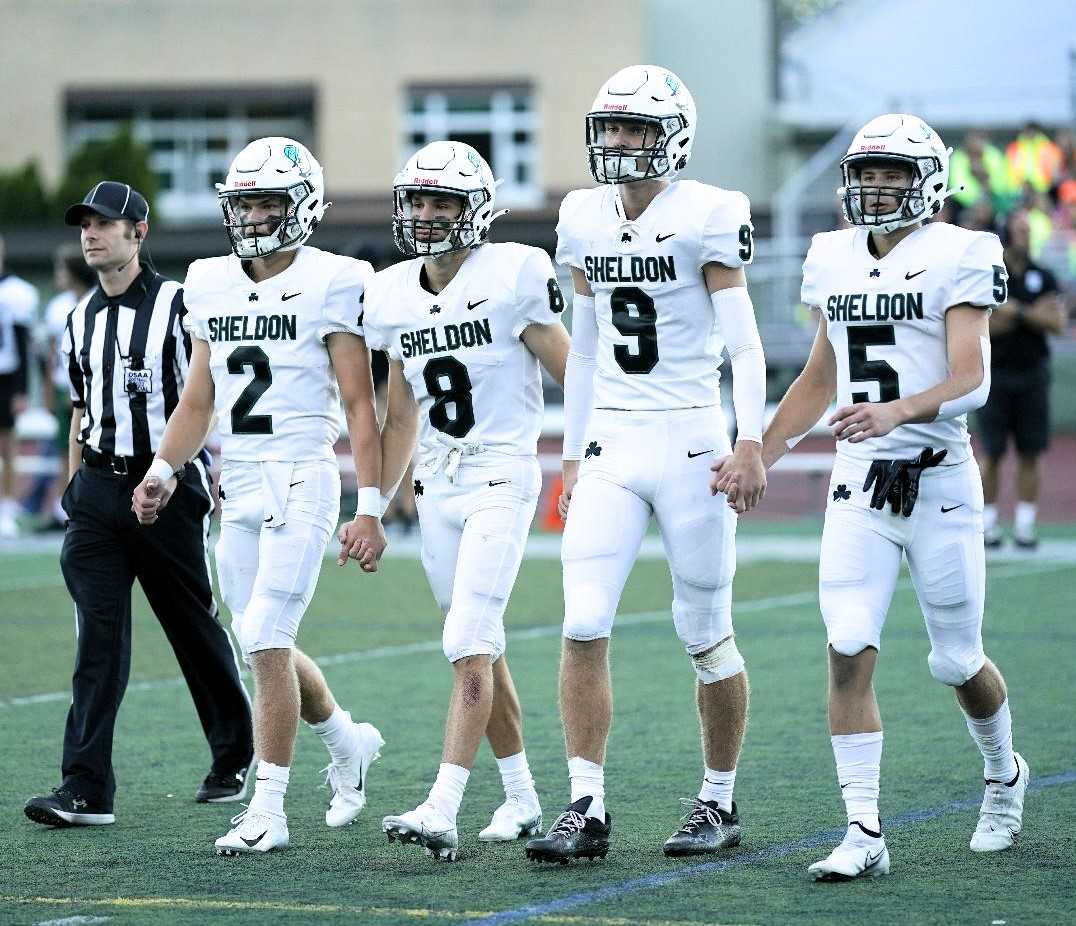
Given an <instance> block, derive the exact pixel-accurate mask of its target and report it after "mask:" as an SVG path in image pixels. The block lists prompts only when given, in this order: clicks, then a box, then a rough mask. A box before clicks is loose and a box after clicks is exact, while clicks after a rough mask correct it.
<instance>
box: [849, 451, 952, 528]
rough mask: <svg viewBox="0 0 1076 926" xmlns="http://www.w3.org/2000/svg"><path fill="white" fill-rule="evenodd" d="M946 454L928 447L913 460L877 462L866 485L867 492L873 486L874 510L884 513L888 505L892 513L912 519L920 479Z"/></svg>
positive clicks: (868, 476)
mask: <svg viewBox="0 0 1076 926" xmlns="http://www.w3.org/2000/svg"><path fill="white" fill-rule="evenodd" d="M946 453H948V451H947V450H939V451H938V452H937V453H935V452H934V449H933V448H932V447H925V448H924V449H923V452H922V453H921V454H919V456H918V457H916V458H915V459H914V460H874V461H873V462H872V463H871V468H870V471H869V472H868V473H867V481H866V482H864V483H863V491H864V492H866V491H867V490H868V489H870V487H871V484H872V483H873V484H874V493H873V494H872V495H871V508H877V509H878V510H879V511H882V510H883V509H884V508H885V506H886V502H888V503H889V505H890V507H891V508H892V510H893V514H902V515H904V517H906V518H907V517H908V516H910V515H911V513H912V510H913V509H914V508H915V502H916V499H918V498H919V477H920V476H922V475H923V470H925V469H929V468H930V467H932V466H937V465H938V464H939V463H941V461H942V460H944V459H945V455H946Z"/></svg>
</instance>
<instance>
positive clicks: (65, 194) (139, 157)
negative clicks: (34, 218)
mask: <svg viewBox="0 0 1076 926" xmlns="http://www.w3.org/2000/svg"><path fill="white" fill-rule="evenodd" d="M101 180H118V181H119V182H120V183H129V184H130V185H131V186H133V187H134V188H135V189H136V190H138V192H139V193H141V194H142V195H143V196H145V197H146V201H147V202H148V203H149V205H150V218H152V217H153V201H154V198H155V196H156V195H157V178H156V176H155V175H154V173H153V170H152V168H151V167H150V151H149V148H148V147H147V146H146V145H144V144H142V142H140V141H138V140H137V139H136V138H135V137H134V134H133V133H132V131H131V126H130V124H129V123H126V124H124V125H122V126H121V127H120V128H119V129H117V130H116V134H115V135H113V136H112V137H111V138H107V139H104V140H99V141H88V142H85V143H84V144H83V145H82V146H81V147H80V148H79V149H78V150H77V151H75V152H74V153H73V154H72V155H71V157H70V159H69V160H68V162H67V168H66V170H65V171H64V178H63V180H61V181H60V188H59V190H57V192H56V202H57V205H58V207H59V208H60V209H61V210H62V209H65V208H66V207H67V206H70V205H71V204H72V203H77V202H80V201H81V200H82V198H83V197H84V196H85V195H86V194H87V193H88V192H89V191H90V190H91V189H92V188H93V185H94V184H95V183H98V182H99V181H101Z"/></svg>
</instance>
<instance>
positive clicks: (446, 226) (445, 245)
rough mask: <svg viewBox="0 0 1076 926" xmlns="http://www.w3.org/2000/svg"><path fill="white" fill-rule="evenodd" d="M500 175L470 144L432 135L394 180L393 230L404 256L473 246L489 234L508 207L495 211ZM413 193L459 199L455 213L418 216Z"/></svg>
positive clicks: (476, 245) (442, 252)
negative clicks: (444, 216)
mask: <svg viewBox="0 0 1076 926" xmlns="http://www.w3.org/2000/svg"><path fill="white" fill-rule="evenodd" d="M498 183H499V181H496V180H494V179H493V171H492V170H491V169H490V166H489V164H487V163H486V161H485V160H484V159H483V157H482V155H480V154H479V153H478V152H477V151H475V149H474V148H472V147H471V146H470V145H467V144H464V143H463V142H459V141H435V142H431V143H430V144H428V145H426V147H425V148H420V149H419V150H418V151H416V152H415V153H414V154H413V155H411V157H410V159H409V160H408V161H407V163H406V164H405V165H404V166H403V169H402V170H401V171H400V172H399V173H398V174H397V175H396V179H395V180H394V181H393V183H392V199H393V216H392V236H393V238H394V239H395V241H396V247H398V248H399V249H400V250H401V251H402V252H403V253H404V254H406V255H407V256H408V257H431V256H434V255H437V254H448V253H450V252H451V251H462V250H464V249H466V248H476V247H478V246H479V245H481V244H483V243H485V241H486V240H487V239H488V238H489V227H490V225H492V224H493V222H494V220H495V219H498V218H500V217H501V216H502V215H505V214H506V213H507V212H508V210H507V209H502V210H500V211H499V212H494V211H493V202H494V197H495V195H496V189H497V185H498ZM413 193H425V194H431V195H432V194H438V193H442V194H447V195H450V196H453V197H456V198H458V199H459V200H460V202H461V206H462V209H461V211H460V214H459V216H458V217H457V218H455V219H418V218H415V217H414V215H413V214H412V209H411V195H412V194H413Z"/></svg>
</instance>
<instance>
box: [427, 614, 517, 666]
mask: <svg viewBox="0 0 1076 926" xmlns="http://www.w3.org/2000/svg"><path fill="white" fill-rule="evenodd" d="M498 614H503V608H502V609H500V610H499V612H498ZM491 617H492V614H490V615H486V616H485V617H484V616H483V614H482V611H481V609H475V608H467V607H457V606H455V605H453V606H452V607H451V608H449V610H448V614H447V615H446V616H445V626H444V630H443V631H442V632H441V649H442V651H443V652H444V654H445V658H446V659H447V660H448V661H449V662H459V660H461V659H464V658H466V657H467V656H489V657H490V661H491V662H496V661H497V660H498V659H500V658H501V656H503V655H504V647H505V638H504V620H503V617H500V616H498V617H496V618H495V619H490V618H491Z"/></svg>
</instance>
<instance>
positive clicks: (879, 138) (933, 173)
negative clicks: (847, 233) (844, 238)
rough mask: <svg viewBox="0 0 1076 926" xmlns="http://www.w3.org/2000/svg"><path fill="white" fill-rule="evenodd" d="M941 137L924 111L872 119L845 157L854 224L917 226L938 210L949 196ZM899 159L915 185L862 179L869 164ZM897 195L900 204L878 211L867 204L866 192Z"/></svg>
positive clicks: (844, 198) (886, 228)
mask: <svg viewBox="0 0 1076 926" xmlns="http://www.w3.org/2000/svg"><path fill="white" fill-rule="evenodd" d="M952 152H953V149H952V148H946V147H945V146H944V145H943V144H942V140H941V138H939V137H938V133H937V132H935V131H934V130H933V129H932V128H931V127H930V126H929V125H927V124H926V123H925V122H924V121H923V120H922V119H920V118H919V117H918V116H910V115H908V114H907V113H887V114H886V115H884V116H877V117H876V118H874V119H871V121H870V122H868V123H867V124H866V125H865V126H863V128H861V129H860V130H859V131H858V132H857V133H856V137H855V138H853V139H852V144H851V145H849V146H848V153H847V154H845V156H844V157H843V158H842V159H841V176H842V177H843V179H844V186H842V187H841V188H840V189H839V190H837V195H838V196H839V197H840V198H841V207H842V209H843V210H844V217H845V219H846V220H847V221H848V222H849V223H850V224H852V225H866V226H869V227H871V228H876V229H878V231H880V232H882V233H883V234H886V235H888V234H889V233H890V232H894V231H896V230H897V229H898V228H904V227H905V226H906V225H914V224H915V223H916V222H922V221H923V220H924V219H929V218H930V217H931V216H932V215H936V214H937V213H938V212H939V211H941V207H942V204H943V203H944V202H945V200H946V199H948V197H949V195H950V194H949V192H948V191H947V190H946V187H947V186H948V184H949V155H950V154H952ZM886 161H896V162H898V163H900V164H904V165H906V166H908V167H910V168H911V171H912V181H911V185H910V186H909V187H908V188H907V189H904V188H902V187H884V186H870V187H865V186H863V184H862V183H861V182H860V179H859V178H860V175H861V171H862V169H863V167H864V166H865V165H866V164H875V163H878V162H886ZM870 195H874V196H891V197H895V198H896V199H897V203H898V205H897V208H896V209H894V210H892V211H891V212H885V213H872V212H868V211H867V210H865V209H864V208H863V197H864V196H870Z"/></svg>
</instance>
